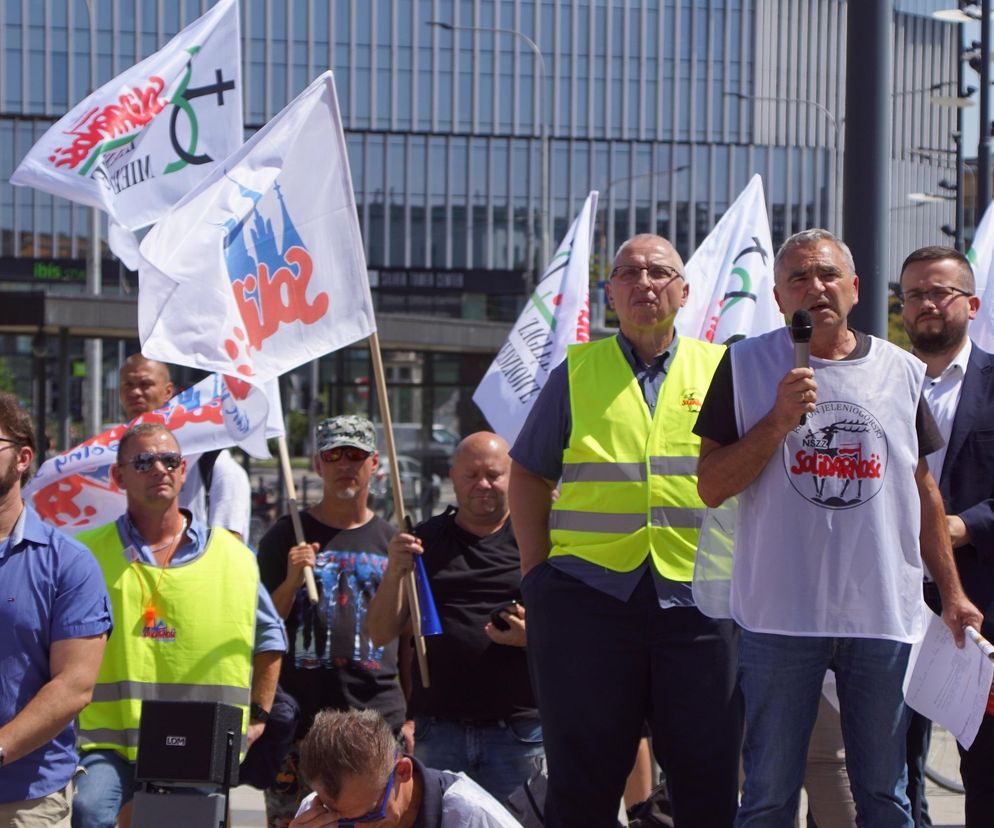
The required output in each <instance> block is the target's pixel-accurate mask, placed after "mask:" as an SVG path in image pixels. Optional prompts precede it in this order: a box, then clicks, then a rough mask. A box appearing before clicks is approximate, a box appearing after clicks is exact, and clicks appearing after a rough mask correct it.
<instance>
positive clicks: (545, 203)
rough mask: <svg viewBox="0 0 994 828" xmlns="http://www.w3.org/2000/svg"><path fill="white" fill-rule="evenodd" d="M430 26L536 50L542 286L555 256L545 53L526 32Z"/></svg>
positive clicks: (433, 22)
mask: <svg viewBox="0 0 994 828" xmlns="http://www.w3.org/2000/svg"><path fill="white" fill-rule="evenodd" d="M425 22H426V23H427V24H428V25H429V26H434V27H435V28H438V29H445V30H446V31H449V32H494V33H497V34H509V35H512V36H514V37H517V38H519V39H521V40H523V41H524V42H525V43H526V44H527V45H528V48H529V49H531V50H532V54H534V55H535V59H536V60H537V61H538V70H539V72H538V91H539V98H538V104H539V113H540V114H541V121H542V123H541V142H542V170H541V176H542V262H541V264H540V265H539V267H538V268H537V272H536V275H535V284H538V281H539V278H540V276H541V273H542V272H543V271H544V270H545V268H546V267H548V266H549V262H550V260H551V256H552V252H551V246H550V237H551V234H550V228H549V224H550V223H551V221H552V215H551V213H552V211H551V208H550V204H549V184H550V182H549V124H548V115H547V114H546V107H545V94H544V92H545V78H546V72H545V58H544V57H542V50H541V49H539V48H538V44H537V43H536V42H535V41H534V40H532V39H531V38H530V37H528V35H526V34H525V33H524V32H519V31H518V30H517V29H504V28H500V27H498V26H456V25H454V24H452V23H444V22H443V21H441V20H427V21H425Z"/></svg>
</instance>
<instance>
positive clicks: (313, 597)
mask: <svg viewBox="0 0 994 828" xmlns="http://www.w3.org/2000/svg"><path fill="white" fill-rule="evenodd" d="M276 444H277V445H278V446H279V450H280V465H281V466H282V467H283V482H284V484H285V485H286V500H287V506H289V507H290V522H291V523H293V534H294V536H295V537H296V540H297V545H298V546H299V545H300V544H302V543H306V542H307V539H306V538H305V537H304V527H303V526H302V525H301V524H300V510H299V509H297V487H296V485H294V482H293V470H292V469H291V468H290V452H289V451H287V447H286V437H285V436H284V435H282V434H281V435H280V436H279V437H277V438H276ZM304 583H305V584H306V586H307V597H308V598H309V599H310V601H311V603H312V604H316V603H317V602H318V587H317V584H315V583H314V570H313V569H311V567H309V566H305V567H304Z"/></svg>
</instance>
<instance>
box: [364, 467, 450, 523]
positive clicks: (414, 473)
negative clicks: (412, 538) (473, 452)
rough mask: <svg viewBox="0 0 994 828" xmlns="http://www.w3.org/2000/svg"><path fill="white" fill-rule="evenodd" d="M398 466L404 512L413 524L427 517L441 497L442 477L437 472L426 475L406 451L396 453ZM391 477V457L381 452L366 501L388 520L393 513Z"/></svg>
mask: <svg viewBox="0 0 994 828" xmlns="http://www.w3.org/2000/svg"><path fill="white" fill-rule="evenodd" d="M397 468H398V470H399V471H400V488H401V491H402V492H403V493H404V509H405V511H406V512H408V514H410V515H411V519H412V520H413V521H414V522H415V523H417V522H419V521H421V520H424V519H425V518H427V517H430V516H431V515H432V511H433V509H434V507H435V506H436V504H437V503H438V501H439V498H440V496H441V483H442V480H441V478H440V477H439V476H438V475H437V474H430V473H427V474H426V472H425V471H424V469H423V467H422V465H421V463H420V462H418V461H417V460H416V459H415V458H413V457H411V456H409V455H407V454H398V455H397ZM391 480H392V479H391V476H390V460H389V458H388V457H387V456H386V453H385V452H383V453H381V454H380V465H379V466H378V467H377V469H376V471H375V472H374V473H373V477H372V479H371V480H370V481H369V501H370V508H372V509H373V511H375V512H377V513H378V514H380V515H382V516H383V517H384V518H387V519H389V518H391V517H392V516H393V512H394V503H393V485H392V482H391Z"/></svg>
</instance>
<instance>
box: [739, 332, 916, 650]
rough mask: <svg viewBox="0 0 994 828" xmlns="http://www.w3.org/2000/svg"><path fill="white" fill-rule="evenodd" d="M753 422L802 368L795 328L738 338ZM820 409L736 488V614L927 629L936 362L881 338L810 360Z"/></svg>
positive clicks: (822, 628) (819, 624) (814, 626)
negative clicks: (924, 495)
mask: <svg viewBox="0 0 994 828" xmlns="http://www.w3.org/2000/svg"><path fill="white" fill-rule="evenodd" d="M731 360H732V375H733V377H734V389H735V415H736V420H737V422H738V427H739V433H740V434H745V433H746V432H747V431H748V430H749V429H750V428H752V427H753V426H754V425H755V424H756V423H757V422H758V421H759V420H760V419H762V418H763V417H765V416H766V414H767V413H768V412H769V411H770V409H771V408H772V406H773V403H774V401H775V398H776V391H777V385H778V384H779V382H780V380H781V379H782V378H783V376H784V375H785V374H786V373H787V372H788V371H789V370H790V369H791V368H792V367H793V345H792V343H791V340H790V334H789V332H788V329H787V328H781V329H780V330H777V331H774V332H772V333H769V334H765V335H763V336H760V337H755V338H750V339H746V340H743V341H741V342H739V343H737V344H736V345H735V346H734V347H733V348H732V349H731ZM811 367H812V368H814V372H815V381H816V382H817V383H818V402H817V410H816V411H815V412H814V414H809V415H808V418H807V421H806V423H805V424H804V425H798V427H797V428H795V429H794V431H792V432H790V433H789V434H788V435H787V437H786V438H785V439H784V441H783V445H782V446H781V448H780V450H779V451H776V452H774V454H773V456H772V457H771V458H770V460H769V462H768V463H767V464H766V466H765V467H764V469H763V470H762V472H761V473H760V475H759V477H757V479H756V480H755V481H754V482H753V483H752V485H750V486H749V487H748V488H747V489H746V490H745V491H744V492H742V494H740V495H739V504H738V515H737V518H736V527H735V550H734V560H733V569H732V586H731V611H732V617H733V618H735V620H736V621H737V622H738V623H739V624H741V625H742V626H743V627H744V628H745V629H747V630H751V631H753V632H766V633H778V634H784V635H812V636H815V635H818V636H825V635H830V636H853V637H869V638H885V639H892V640H897V641H915V640H917V639H918V638H920V637H921V635H922V633H923V630H924V627H923V617H922V612H921V580H922V562H921V553H920V549H919V545H918V531H919V525H920V522H921V521H920V502H919V497H918V489H917V485H916V483H915V469H916V467H917V465H918V459H919V458H918V436H917V433H916V431H915V415H916V412H917V409H918V401H919V397H920V395H921V387H922V377H923V375H924V371H925V366H924V365H923V364H922V363H921V362H919V361H918V360H917V359H915V358H914V357H912V356H911V355H910V354H908V353H906V352H905V351H902V350H901V349H900V348H897V347H896V346H894V345H891V344H890V343H888V342H884V341H883V340H880V339H876V338H873V337H871V338H870V348H869V351H868V353H867V354H866V356H864V357H862V358H859V359H853V360H820V359H816V358H812V359H811Z"/></svg>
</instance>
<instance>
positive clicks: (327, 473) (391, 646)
mask: <svg viewBox="0 0 994 828" xmlns="http://www.w3.org/2000/svg"><path fill="white" fill-rule="evenodd" d="M314 445H315V447H316V450H317V455H316V456H315V458H314V468H315V471H317V473H318V474H319V475H320V476H321V480H322V484H323V491H322V495H321V500H320V501H318V503H316V504H315V505H314V506H312V507H311V508H310V509H308V510H307V511H305V512H302V513H301V515H300V520H301V525H302V527H303V531H304V538H305V539H306V542H305V543H303V544H299V545H298V544H297V542H296V538H295V535H294V531H293V524H292V522H291V520H290V517H289V515H284V516H283V517H281V518H280V519H279V520H277V521H276V523H275V524H273V526H272V528H271V529H270V530H269V531H268V532H267V533H266V534H265V535H264V536H263V538H262V540H261V541H260V542H259V569H260V572H261V574H262V582H263V584H265V586H266V588H267V589H268V590H269V591H270V592H271V593H272V596H273V603H274V604H275V605H276V609H277V610H278V611H279V613H280V615H281V616H282V617H283V618H285V619H286V626H287V634H288V636H289V639H290V651H289V652H288V653H287V656H286V658H285V659H284V662H283V669H282V671H281V673H280V683H281V685H282V687H283V688H284V689H285V690H286V691H287V692H288V693H290V695H292V696H293V697H294V698H296V700H297V702H298V703H299V704H300V709H301V717H300V725H299V727H298V729H297V736H298V738H302V737H303V735H304V734H305V733H306V732H307V729H308V728H309V727H310V725H311V721H312V720H313V718H314V716H315V714H317V712H318V711H319V710H322V709H325V708H331V709H333V710H349V709H353V708H358V709H365V708H372V709H373V710H376V711H378V712H379V713H380V714H382V716H383V717H384V718H385V719H386V720H387V721H388V722H389V723H390V726H391V727H392V728H393V729H394V730H395V731H396V732H398V733H399V732H400V728H401V727H402V726H403V724H404V713H405V708H406V704H405V701H404V694H403V692H402V691H401V688H400V684H399V682H398V673H397V641H396V640H394V641H391V642H390V643H388V644H386V645H385V646H382V647H380V646H377V645H376V644H374V642H373V640H372V636H371V635H370V632H369V624H368V619H367V608H368V606H369V602H370V600H371V599H372V597H373V595H374V594H375V593H376V589H377V587H378V586H379V584H380V581H381V580H382V578H383V573H384V571H385V569H386V565H387V545H388V544H389V542H390V538H391V537H392V536H393V534H394V529H393V527H392V526H390V524H389V523H387V522H386V521H385V520H383V519H382V518H381V517H379V516H377V515H375V514H374V513H373V511H372V510H371V509H370V508H369V505H368V500H369V482H370V479H371V478H372V475H373V472H375V471H376V468H377V466H378V465H379V454H378V453H377V451H376V431H375V429H374V426H373V424H372V423H371V422H370V421H369V420H368V419H366V418H365V417H359V416H355V415H341V416H338V417H331V418H329V419H327V420H324V421H322V422H321V423H319V424H318V425H317V427H316V428H315V431H314ZM305 566H311V567H313V569H314V579H315V581H316V582H317V588H318V595H319V600H318V603H317V605H312V604H311V603H310V601H309V600H308V598H307V592H306V589H305V587H304V567H305ZM297 766H298V756H297V748H296V745H295V746H294V748H293V749H291V751H290V753H289V754H288V755H287V757H286V759H285V760H284V763H283V767H282V769H281V771H280V773H279V774H278V776H277V781H276V784H275V785H274V786H272V787H270V788H269V789H268V790H267V791H266V794H265V796H266V814H267V818H268V821H269V825H270V828H285V826H286V825H287V824H288V823H289V821H290V820H291V819H292V818H293V815H294V814H295V813H296V811H297V807H298V806H299V805H300V801H301V799H303V797H304V796H305V795H306V794H307V793H309V792H310V789H309V788H308V787H307V786H306V784H305V783H304V781H303V780H302V779H301V778H300V776H299V773H298V771H297Z"/></svg>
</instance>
